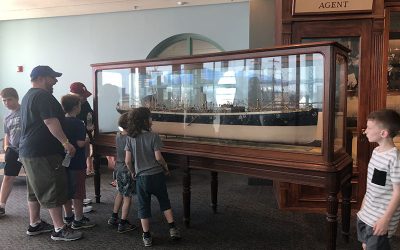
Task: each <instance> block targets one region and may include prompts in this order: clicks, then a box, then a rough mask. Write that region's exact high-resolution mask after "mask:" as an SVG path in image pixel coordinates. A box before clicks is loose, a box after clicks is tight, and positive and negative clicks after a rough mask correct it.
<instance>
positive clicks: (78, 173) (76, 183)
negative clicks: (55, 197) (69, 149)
mask: <svg viewBox="0 0 400 250" xmlns="http://www.w3.org/2000/svg"><path fill="white" fill-rule="evenodd" d="M66 169H67V176H68V199H77V200H83V199H85V198H86V186H85V185H86V169H69V168H66Z"/></svg>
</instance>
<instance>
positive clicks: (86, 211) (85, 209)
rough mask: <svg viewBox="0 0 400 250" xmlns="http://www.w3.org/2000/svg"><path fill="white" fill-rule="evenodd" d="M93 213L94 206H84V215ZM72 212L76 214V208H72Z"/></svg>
mask: <svg viewBox="0 0 400 250" xmlns="http://www.w3.org/2000/svg"><path fill="white" fill-rule="evenodd" d="M92 211H93V207H92V206H83V213H84V214H85V213H90V212H92ZM72 212H75V211H74V208H72Z"/></svg>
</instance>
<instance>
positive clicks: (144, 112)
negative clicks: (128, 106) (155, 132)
mask: <svg viewBox="0 0 400 250" xmlns="http://www.w3.org/2000/svg"><path fill="white" fill-rule="evenodd" d="M150 115H151V112H150V109H148V108H146V107H140V108H135V109H133V110H131V111H129V114H128V135H129V136H130V137H133V138H135V137H137V136H138V135H139V134H141V133H142V131H143V130H145V131H150V121H149V119H150V117H151V116H150Z"/></svg>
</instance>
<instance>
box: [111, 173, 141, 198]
mask: <svg viewBox="0 0 400 250" xmlns="http://www.w3.org/2000/svg"><path fill="white" fill-rule="evenodd" d="M114 172H115V179H116V180H117V190H118V192H119V193H120V194H121V195H122V196H124V197H131V196H132V195H134V194H135V186H136V182H135V181H134V180H133V179H132V175H131V172H129V171H128V170H116V171H114Z"/></svg>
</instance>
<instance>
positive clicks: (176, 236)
mask: <svg viewBox="0 0 400 250" xmlns="http://www.w3.org/2000/svg"><path fill="white" fill-rule="evenodd" d="M169 237H171V239H172V240H180V239H181V232H180V231H179V229H178V228H177V227H172V228H170V229H169Z"/></svg>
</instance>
